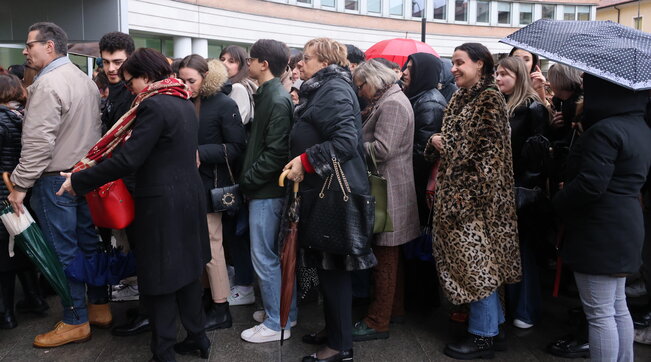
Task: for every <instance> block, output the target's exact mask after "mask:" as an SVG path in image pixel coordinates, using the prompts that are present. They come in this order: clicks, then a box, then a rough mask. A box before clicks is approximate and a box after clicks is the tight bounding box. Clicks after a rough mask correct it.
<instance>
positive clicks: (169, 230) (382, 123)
mask: <svg viewBox="0 0 651 362" xmlns="http://www.w3.org/2000/svg"><path fill="white" fill-rule="evenodd" d="M99 51H100V56H101V67H99V69H98V72H97V73H96V75H95V77H94V79H91V78H89V77H88V76H86V75H85V74H84V73H83V72H82V71H80V70H79V69H78V68H77V67H76V66H75V65H74V64H73V63H72V62H71V61H70V60H69V59H68V57H67V56H66V55H67V36H66V33H65V31H64V30H63V29H61V28H60V27H59V26H57V25H56V24H53V23H36V24H34V25H32V26H31V27H30V28H29V30H28V34H27V41H26V43H25V49H24V50H23V54H24V55H25V57H26V63H25V64H24V65H15V66H11V67H9V68H8V72H5V71H0V73H1V74H0V158H1V159H0V166H1V168H2V171H3V172H10V173H11V183H12V184H13V185H12V186H13V191H10V190H9V189H7V188H6V187H4V185H3V186H2V187H0V191H1V192H2V198H6V199H8V201H9V203H10V204H11V207H12V208H13V210H14V211H15V212H16V213H21V212H24V210H26V209H29V210H30V211H31V212H32V213H33V214H34V215H35V218H36V219H37V221H38V224H39V226H40V228H41V229H42V230H43V234H44V236H45V238H46V239H47V241H48V243H50V244H51V245H52V246H53V247H54V249H55V251H56V254H57V256H58V258H59V261H60V262H61V264H62V265H63V267H64V268H66V269H67V268H69V267H70V266H71V264H73V263H75V260H76V258H75V256H76V255H78V254H80V253H81V254H82V255H85V256H87V257H90V256H91V255H93V254H96V253H98V250H99V249H100V245H102V244H103V243H107V242H108V243H111V242H113V243H116V244H118V245H119V246H120V247H122V248H123V249H124V250H125V251H126V250H131V251H132V252H133V253H134V254H135V257H136V264H137V273H136V274H137V276H136V277H132V278H129V279H128V280H125V281H124V282H123V284H122V285H121V286H119V287H110V286H107V285H93V284H91V283H90V282H88V281H79V280H77V279H75V278H71V277H68V284H69V287H70V294H71V295H72V300H73V307H74V308H72V309H71V308H64V310H63V315H62V317H61V321H60V322H58V323H57V324H56V326H54V328H53V329H52V330H51V331H48V332H46V333H43V334H39V335H38V336H36V337H35V338H34V342H33V344H34V346H35V347H41V348H53V347H57V346H61V345H64V344H68V343H71V342H83V341H87V340H88V339H90V337H91V334H92V331H91V326H94V327H108V326H111V325H112V323H113V316H112V313H111V308H110V303H109V302H110V300H111V299H114V300H115V299H118V300H120V299H121V300H129V299H131V300H133V299H139V306H138V308H137V310H134V312H133V313H132V315H131V318H130V320H129V322H128V323H126V324H124V325H118V326H115V327H114V328H113V329H112V333H113V334H114V335H116V336H130V335H134V334H139V333H143V332H147V331H151V334H152V340H151V351H152V353H153V360H156V361H174V360H175V353H178V354H190V353H197V352H198V353H199V355H200V356H201V357H203V358H207V357H208V355H209V351H210V344H211V341H210V339H209V338H208V337H207V336H206V331H211V330H215V329H223V328H232V324H233V318H232V316H231V313H230V309H229V308H230V307H234V306H239V305H250V304H254V303H255V302H256V293H255V291H254V286H255V285H257V286H258V288H259V296H260V297H261V299H262V305H263V309H262V310H259V311H256V312H255V313H254V314H253V316H252V317H253V319H254V320H256V321H257V323H258V324H257V325H255V326H253V327H251V328H248V329H246V330H243V331H242V332H241V338H242V339H243V340H244V341H246V342H249V343H266V342H274V341H280V340H281V339H287V338H290V337H291V328H292V327H293V326H295V325H296V323H298V319H297V318H298V305H299V303H300V302H301V301H302V300H303V298H305V296H307V295H311V294H314V293H316V291H315V288H314V286H316V285H318V292H320V293H321V295H322V296H323V316H324V320H325V328H324V329H323V330H320V331H314V332H313V333H310V334H308V335H305V336H303V337H302V340H303V342H305V343H308V344H314V345H319V346H321V347H320V348H319V349H318V351H317V352H316V353H314V354H312V355H309V356H305V357H304V358H303V361H307V362H309V361H352V360H353V342H354V341H356V342H358V341H367V340H374V339H386V338H389V337H390V326H391V324H392V323H401V321H403V320H404V317H405V313H406V312H405V310H406V304H407V303H409V302H410V301H409V300H406V298H405V296H406V295H407V294H409V295H412V297H413V296H418V297H419V298H420V297H423V298H424V299H421V300H419V302H421V304H423V300H425V303H424V304H429V307H430V308H433V307H435V306H438V305H439V303H440V302H439V296H438V290H442V291H443V294H444V295H445V297H446V299H447V300H448V301H449V302H450V303H451V304H453V305H454V306H455V307H454V308H453V309H452V310H451V318H452V319H454V320H457V321H460V322H462V323H467V326H468V327H467V336H466V337H464V338H463V339H460V340H458V341H453V342H451V343H448V344H447V345H446V347H445V350H444V353H445V354H446V355H448V356H450V357H452V358H456V359H475V358H492V357H494V356H495V353H496V351H497V352H500V351H504V350H506V348H507V344H506V340H507V337H506V334H505V327H504V326H505V323H506V321H507V320H508V321H510V323H512V324H513V325H514V326H515V327H516V328H521V329H528V328H532V327H534V326H535V325H537V324H539V323H540V321H541V310H542V306H541V303H543V302H544V301H545V299H542V298H541V293H542V292H541V291H542V288H543V286H546V284H545V283H544V282H543V279H545V278H546V275H545V274H549V273H545V272H546V271H549V270H550V268H549V264H550V263H552V262H556V268H560V265H559V264H560V263H561V261H560V260H562V263H563V264H564V266H565V270H566V273H567V270H568V269H569V270H571V271H572V272H573V278H569V279H567V278H566V280H557V281H556V282H557V283H560V284H563V285H561V287H565V288H569V289H571V288H572V286H573V285H574V281H575V284H576V288H577V289H578V296H579V299H580V301H581V304H582V307H583V308H582V309H583V313H579V315H580V317H579V319H580V320H583V323H579V324H580V325H582V326H583V328H580V331H579V332H577V333H575V334H572V335H570V336H568V337H563V338H561V339H559V340H557V341H554V342H552V343H551V344H550V345H549V347H548V349H549V351H550V352H551V353H554V354H556V355H560V356H565V357H576V356H584V357H587V356H588V354H589V355H590V356H591V358H592V359H594V360H598V361H614V360H617V361H632V360H633V340H634V338H635V340H636V341H638V342H641V343H649V344H651V304H650V305H649V306H647V309H646V310H643V311H642V312H641V313H640V315H639V316H637V315H636V318H635V327H636V328H637V332H635V331H634V329H633V327H634V323H633V318H632V317H631V314H630V313H629V310H628V307H627V304H626V294H625V287H626V278H627V277H628V276H631V275H636V274H638V275H639V273H640V270H641V269H640V267H641V265H642V261H643V260H642V259H643V254H642V251H643V245H644V246H645V249H644V250H645V254H644V262H645V264H646V266H647V268H646V269H645V268H642V278H643V280H645V281H646V283H647V286H648V287H647V290H651V275H648V274H649V273H648V270H649V269H651V268H649V267H648V266H649V265H651V258H650V255H649V250H651V241H650V240H651V232H649V230H648V225H650V224H651V221H650V220H649V219H648V218H649V216H650V215H651V214H650V213H649V207H651V198H650V195H651V189H649V186H648V180H647V177H648V176H649V172H650V169H651V142H649V140H651V128H650V126H651V121H650V114H649V110H650V108H651V107H650V98H649V93H648V91H641V92H634V91H631V90H628V89H626V88H623V87H621V86H618V85H615V84H613V83H610V82H608V81H606V80H603V79H600V78H597V77H595V76H592V75H590V74H582V73H581V72H580V71H578V70H576V69H574V68H572V67H569V66H566V65H562V64H554V65H553V66H552V67H551V68H550V69H549V71H548V73H547V78H546V77H545V75H544V74H543V73H542V71H541V69H540V64H539V59H538V56H537V55H536V54H532V53H530V52H528V51H525V50H523V49H513V51H512V52H511V53H510V54H509V55H508V56H505V57H503V58H502V59H500V60H499V61H497V62H495V57H494V56H493V55H492V54H491V53H490V52H489V50H488V49H487V48H486V47H485V46H484V45H482V44H479V43H465V44H461V45H459V46H458V47H456V48H455V50H454V53H453V55H452V58H451V60H445V59H440V58H439V57H437V56H434V55H432V54H428V53H415V54H411V55H409V57H408V59H407V61H406V63H405V64H404V65H402V64H396V63H394V62H392V61H389V60H387V59H383V58H376V59H365V57H364V53H363V52H362V51H361V50H360V49H358V48H356V47H354V46H352V45H344V44H341V43H339V42H337V41H335V40H332V39H328V38H317V39H312V40H310V41H308V42H307V43H306V44H305V46H304V48H303V49H302V50H301V51H298V50H290V49H289V47H288V46H287V45H286V44H284V43H282V42H280V41H276V40H269V39H261V40H258V41H257V42H255V43H254V44H253V45H252V46H251V47H250V50H249V51H248V52H247V51H246V50H245V49H243V48H241V47H239V46H228V47H225V48H224V49H223V50H222V51H221V54H220V55H219V58H215V59H206V58H204V57H202V56H200V55H197V54H191V55H188V56H186V57H185V58H182V59H170V58H166V57H165V56H163V55H162V54H161V53H160V52H158V51H156V50H153V49H148V48H140V49H135V46H134V43H133V40H132V39H131V37H130V36H129V35H127V34H123V33H119V32H115V33H109V34H106V35H104V36H103V37H102V39H101V40H100V42H99ZM283 172H285V174H286V175H287V176H286V177H287V179H289V180H291V181H292V182H293V183H297V184H299V185H300V192H301V193H302V194H303V195H304V196H303V197H304V198H307V197H308V195H319V196H318V197H321V198H323V197H324V196H323V195H324V190H330V189H331V188H333V189H339V188H341V191H342V193H343V195H344V200H348V197H351V199H352V197H353V196H360V195H361V196H363V197H367V198H368V197H370V196H371V195H372V193H374V192H375V191H372V185H371V184H370V183H369V175H370V174H371V173H373V174H375V175H379V176H381V177H383V178H384V179H385V180H386V193H385V194H383V196H382V197H383V199H384V200H385V202H386V205H385V208H386V210H383V211H385V212H386V215H387V218H386V220H387V221H389V222H388V223H387V222H385V224H384V225H383V228H382V229H381V230H380V231H376V232H375V233H369V235H367V236H366V237H362V238H361V239H360V238H355V240H357V241H356V242H359V240H362V242H361V245H357V244H356V245H354V246H351V245H350V244H351V243H352V241H351V240H348V239H347V238H345V237H344V238H341V237H339V239H336V238H335V239H333V240H328V241H327V243H328V247H323V244H322V243H321V244H319V243H317V240H299V245H300V247H299V250H298V257H297V263H298V267H297V270H298V272H297V274H298V275H297V279H298V282H297V286H296V287H295V288H297V289H298V290H297V291H294V293H292V296H293V297H292V300H291V302H290V303H289V304H290V306H289V313H288V316H287V321H285V320H283V319H284V318H283V317H282V314H283V312H282V309H283V308H284V306H282V305H281V284H282V280H283V278H284V277H285V275H283V272H282V271H281V269H282V263H283V262H286V261H281V258H280V250H279V243H280V240H279V235H281V234H282V233H283V230H282V228H283V225H284V223H285V220H284V218H285V217H286V215H287V214H288V213H289V212H290V211H288V208H289V202H288V200H289V199H290V196H291V193H290V192H289V189H288V190H285V188H283V187H281V186H279V183H278V179H279V176H280V175H281V173H283ZM118 179H122V180H123V181H124V183H125V184H126V186H127V189H128V190H129V192H130V194H131V195H132V197H133V199H134V203H135V217H134V220H133V222H132V224H131V225H129V226H128V227H127V228H126V229H125V230H111V229H102V228H96V227H95V226H94V225H93V222H92V219H91V214H90V211H89V207H88V205H87V203H86V201H85V199H84V197H83V196H84V195H85V194H87V193H89V192H90V191H92V190H94V189H97V188H98V187H100V186H102V185H104V184H106V183H108V182H111V181H114V180H118ZM233 185H239V192H241V194H242V195H243V200H244V201H243V203H242V204H241V205H238V206H239V208H229V209H228V211H224V210H222V209H220V208H219V207H218V205H217V203H215V201H214V200H213V196H212V191H214V190H215V189H220V188H225V187H230V186H233ZM319 190H320V193H319V192H318V191H319ZM233 200H235V198H234V199H233ZM304 201H305V200H304ZM378 201H379V199H378ZM233 202H235V201H233ZM228 206H229V207H230V206H232V205H230V204H229V205H228ZM306 210H307V209H306ZM314 212H318V210H317V211H313V213H314ZM299 214H300V212H299ZM376 215H377V213H376ZM645 225H646V226H647V229H646V232H645ZM299 227H303V228H307V227H309V225H306V224H304V223H303V224H299ZM2 231H3V232H2V234H0V240H1V241H2V244H1V245H0V285H1V287H2V288H1V291H2V300H3V305H4V309H3V311H2V314H1V315H0V316H1V317H2V318H1V319H0V328H3V329H10V328H15V327H16V326H17V320H16V316H15V312H14V310H18V311H21V312H34V313H44V312H46V311H47V310H48V308H49V307H48V305H47V303H46V301H45V300H44V299H43V295H42V291H41V290H39V285H38V282H37V271H36V269H35V268H34V266H33V265H32V264H31V262H30V260H29V259H28V258H27V256H26V255H25V254H24V253H23V252H22V251H21V250H19V249H16V250H15V256H10V255H9V252H8V247H7V242H8V241H9V235H8V233H7V232H6V230H4V229H3V230H2ZM101 240H103V242H102V241H101ZM645 240H646V243H645ZM320 242H322V241H320ZM555 243H556V244H555ZM351 248H352V249H354V250H355V251H354V252H351V251H350V250H351ZM555 248H556V249H560V255H561V259H558V261H557V258H556V254H555ZM423 260H425V261H424V262H423ZM541 272H542V273H545V274H541ZM16 276H18V278H19V280H20V282H21V285H22V290H23V294H24V296H25V299H24V300H21V301H18V302H16V303H14V294H15V292H14V289H15V279H16ZM412 277H416V279H417V280H418V282H417V283H416V284H417V285H416V288H417V289H419V290H420V291H421V292H422V291H423V290H428V291H430V292H431V293H409V291H410V288H411V289H413V288H414V285H413V284H414V283H413V282H412V283H411V284H409V280H410V279H411V280H413V279H414V278H412ZM556 287H558V285H557V286H556ZM406 291H407V292H406ZM363 298H367V299H368V305H367V310H366V313H365V316H364V317H363V318H361V319H360V320H353V313H352V309H353V300H354V299H355V300H359V299H363ZM583 314H584V315H583ZM177 316H180V319H181V323H182V325H183V327H184V328H185V330H186V332H187V336H186V338H185V339H184V340H183V341H181V342H177V340H176V334H177V333H176V319H177ZM285 322H286V323H285ZM283 328H284V331H283ZM636 333H637V334H636Z"/></svg>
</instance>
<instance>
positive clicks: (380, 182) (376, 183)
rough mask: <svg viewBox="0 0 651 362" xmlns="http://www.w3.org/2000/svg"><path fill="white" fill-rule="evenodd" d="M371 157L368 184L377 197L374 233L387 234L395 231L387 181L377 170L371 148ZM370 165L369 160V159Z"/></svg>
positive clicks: (372, 193) (370, 148) (373, 151)
mask: <svg viewBox="0 0 651 362" xmlns="http://www.w3.org/2000/svg"><path fill="white" fill-rule="evenodd" d="M368 152H369V156H370V158H371V162H372V164H371V165H369V166H372V167H368V183H369V184H370V185H371V195H373V196H374V197H375V224H373V233H374V234H377V233H386V232H391V231H393V222H392V221H391V217H390V216H389V212H388V211H387V208H388V206H389V205H388V203H389V202H388V198H387V179H385V178H384V177H383V176H382V175H381V174H380V172H379V171H378V169H377V161H376V160H375V150H374V149H373V147H369V150H368ZM367 163H368V159H367Z"/></svg>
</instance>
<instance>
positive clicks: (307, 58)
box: [303, 54, 313, 63]
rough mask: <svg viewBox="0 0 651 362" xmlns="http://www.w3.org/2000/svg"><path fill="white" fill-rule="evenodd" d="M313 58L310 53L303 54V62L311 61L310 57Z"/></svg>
mask: <svg viewBox="0 0 651 362" xmlns="http://www.w3.org/2000/svg"><path fill="white" fill-rule="evenodd" d="M312 58H313V57H311V56H309V55H305V54H303V63H307V62H309V61H310V59H312Z"/></svg>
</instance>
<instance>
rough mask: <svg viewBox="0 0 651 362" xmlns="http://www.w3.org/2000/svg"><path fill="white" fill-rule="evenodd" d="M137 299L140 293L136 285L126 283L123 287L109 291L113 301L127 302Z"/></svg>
mask: <svg viewBox="0 0 651 362" xmlns="http://www.w3.org/2000/svg"><path fill="white" fill-rule="evenodd" d="M139 299H140V293H139V292H138V285H127V286H125V287H124V288H121V289H118V290H114V291H113V292H112V293H111V301H113V302H128V301H132V300H139Z"/></svg>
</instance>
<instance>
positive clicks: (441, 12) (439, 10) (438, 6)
mask: <svg viewBox="0 0 651 362" xmlns="http://www.w3.org/2000/svg"><path fill="white" fill-rule="evenodd" d="M447 5H448V1H447V0H434V19H438V20H445V19H447V10H448V7H447Z"/></svg>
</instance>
